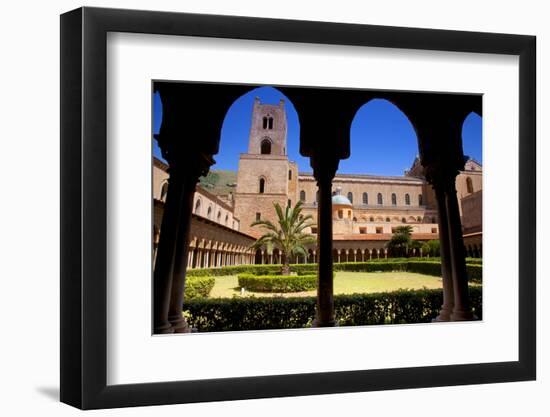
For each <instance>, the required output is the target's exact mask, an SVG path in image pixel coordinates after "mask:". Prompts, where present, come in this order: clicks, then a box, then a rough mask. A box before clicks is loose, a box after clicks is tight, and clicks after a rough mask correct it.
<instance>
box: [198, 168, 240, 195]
mask: <svg viewBox="0 0 550 417" xmlns="http://www.w3.org/2000/svg"><path fill="white" fill-rule="evenodd" d="M199 184H200V186H201V187H203V188H204V189H205V190H207V191H209V192H211V193H212V194H215V195H227V194H229V193H230V192H233V193H235V189H236V188H237V172H236V171H229V170H222V169H220V170H213V171H210V172H209V173H208V175H206V176H205V177H200V178H199Z"/></svg>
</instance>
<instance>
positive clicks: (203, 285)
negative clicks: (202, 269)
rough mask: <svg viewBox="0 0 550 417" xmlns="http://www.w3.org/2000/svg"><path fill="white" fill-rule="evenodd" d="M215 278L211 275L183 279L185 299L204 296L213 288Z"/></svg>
mask: <svg viewBox="0 0 550 417" xmlns="http://www.w3.org/2000/svg"><path fill="white" fill-rule="evenodd" d="M215 283H216V280H215V279H214V278H212V277H189V278H187V279H186V280H185V299H186V300H189V299H193V298H206V297H208V296H209V295H210V291H212V288H214V284H215Z"/></svg>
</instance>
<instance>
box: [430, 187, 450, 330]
mask: <svg viewBox="0 0 550 417" xmlns="http://www.w3.org/2000/svg"><path fill="white" fill-rule="evenodd" d="M432 181H434V180H432ZM432 185H433V189H434V192H435V198H436V202H437V211H438V216H437V217H438V220H437V221H438V228H439V251H440V258H441V277H442V280H443V305H442V306H441V310H440V311H439V315H438V316H437V317H436V318H435V319H434V321H450V320H451V314H452V312H453V307H454V291H453V275H452V270H451V250H450V247H449V223H448V221H447V206H446V203H445V189H444V184H443V183H441V182H437V181H434V183H433V184H432Z"/></svg>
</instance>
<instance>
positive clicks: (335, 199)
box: [332, 194, 352, 207]
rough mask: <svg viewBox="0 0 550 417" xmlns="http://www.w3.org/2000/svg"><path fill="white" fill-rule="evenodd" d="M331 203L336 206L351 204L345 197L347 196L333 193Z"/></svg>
mask: <svg viewBox="0 0 550 417" xmlns="http://www.w3.org/2000/svg"><path fill="white" fill-rule="evenodd" d="M332 205H334V206H336V205H338V206H350V207H351V206H352V204H351V201H349V200H348V199H347V197H344V196H343V195H339V194H336V195H333V196H332Z"/></svg>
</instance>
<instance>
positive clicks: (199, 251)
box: [187, 247, 254, 269]
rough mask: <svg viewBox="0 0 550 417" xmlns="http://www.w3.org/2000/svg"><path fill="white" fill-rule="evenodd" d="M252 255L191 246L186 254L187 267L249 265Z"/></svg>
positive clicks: (252, 261)
mask: <svg viewBox="0 0 550 417" xmlns="http://www.w3.org/2000/svg"><path fill="white" fill-rule="evenodd" d="M253 263H254V255H253V254H251V253H244V252H234V251H225V250H216V249H205V248H193V247H191V250H190V251H189V254H188V256H187V268H190V269H193V268H216V267H223V266H231V265H251V264H253Z"/></svg>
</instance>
